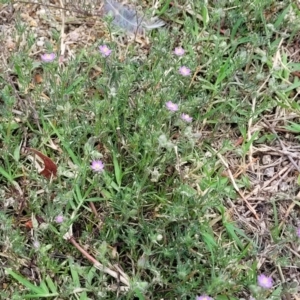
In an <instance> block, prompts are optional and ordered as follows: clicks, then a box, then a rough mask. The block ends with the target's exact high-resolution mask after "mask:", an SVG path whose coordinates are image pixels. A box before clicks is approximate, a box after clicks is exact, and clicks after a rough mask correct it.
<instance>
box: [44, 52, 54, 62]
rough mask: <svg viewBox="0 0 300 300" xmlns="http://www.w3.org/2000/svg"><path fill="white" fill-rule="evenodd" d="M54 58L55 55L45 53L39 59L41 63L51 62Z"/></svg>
mask: <svg viewBox="0 0 300 300" xmlns="http://www.w3.org/2000/svg"><path fill="white" fill-rule="evenodd" d="M55 58H56V54H55V53H45V54H42V55H41V59H42V61H43V62H52V61H53V60H54V59H55Z"/></svg>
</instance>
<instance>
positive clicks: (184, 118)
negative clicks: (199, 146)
mask: <svg viewBox="0 0 300 300" xmlns="http://www.w3.org/2000/svg"><path fill="white" fill-rule="evenodd" d="M181 119H182V120H183V121H185V122H188V123H191V122H192V121H193V118H192V117H190V116H189V115H188V114H181Z"/></svg>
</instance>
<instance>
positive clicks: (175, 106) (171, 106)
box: [166, 101, 178, 111]
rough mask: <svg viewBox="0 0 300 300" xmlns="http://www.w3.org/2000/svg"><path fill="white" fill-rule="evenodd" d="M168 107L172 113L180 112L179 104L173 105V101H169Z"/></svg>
mask: <svg viewBox="0 0 300 300" xmlns="http://www.w3.org/2000/svg"><path fill="white" fill-rule="evenodd" d="M166 107H167V109H168V110H170V111H177V110H178V104H176V103H173V102H172V101H168V102H167V103H166Z"/></svg>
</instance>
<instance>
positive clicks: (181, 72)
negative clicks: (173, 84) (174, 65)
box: [179, 66, 191, 76]
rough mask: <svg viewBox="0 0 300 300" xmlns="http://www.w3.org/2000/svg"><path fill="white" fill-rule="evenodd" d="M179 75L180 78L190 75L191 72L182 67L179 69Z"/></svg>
mask: <svg viewBox="0 0 300 300" xmlns="http://www.w3.org/2000/svg"><path fill="white" fill-rule="evenodd" d="M179 73H180V74H181V75H182V76H189V75H191V70H190V69H189V68H187V67H186V66H182V67H180V68H179Z"/></svg>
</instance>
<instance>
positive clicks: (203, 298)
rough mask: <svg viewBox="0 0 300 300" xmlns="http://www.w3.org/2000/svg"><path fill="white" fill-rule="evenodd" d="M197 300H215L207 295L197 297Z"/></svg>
mask: <svg viewBox="0 0 300 300" xmlns="http://www.w3.org/2000/svg"><path fill="white" fill-rule="evenodd" d="M196 300H214V299H213V298H211V297H209V296H207V295H202V296H197V297H196Z"/></svg>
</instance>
